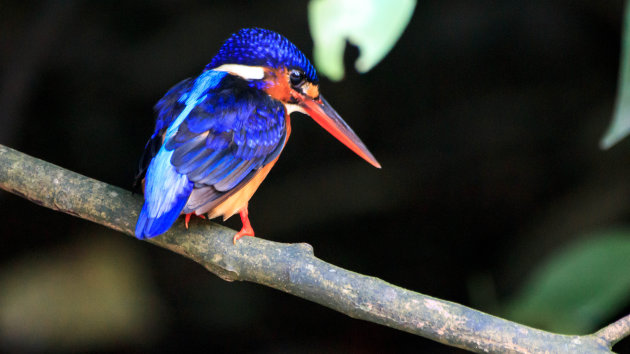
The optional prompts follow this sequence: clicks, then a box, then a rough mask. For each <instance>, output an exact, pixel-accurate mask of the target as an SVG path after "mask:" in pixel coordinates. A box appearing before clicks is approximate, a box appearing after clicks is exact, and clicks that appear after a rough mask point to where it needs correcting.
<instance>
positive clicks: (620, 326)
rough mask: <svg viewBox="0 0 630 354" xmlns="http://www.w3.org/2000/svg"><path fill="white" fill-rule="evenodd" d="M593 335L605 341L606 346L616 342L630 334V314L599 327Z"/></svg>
mask: <svg viewBox="0 0 630 354" xmlns="http://www.w3.org/2000/svg"><path fill="white" fill-rule="evenodd" d="M595 335H596V336H597V337H599V338H601V339H602V340H603V341H605V342H606V344H607V345H608V347H612V346H613V345H615V344H616V343H617V342H619V341H620V340H622V339H624V338H625V337H627V336H629V335H630V315H627V316H626V317H623V318H621V319H619V320H617V321H616V322H613V323H611V324H609V325H608V326H606V327H604V328H602V329H600V330H599V331H597V332H596V333H595Z"/></svg>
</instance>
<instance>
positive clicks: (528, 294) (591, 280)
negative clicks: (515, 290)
mask: <svg viewBox="0 0 630 354" xmlns="http://www.w3.org/2000/svg"><path fill="white" fill-rule="evenodd" d="M629 271H630V230H627V229H626V230H616V231H609V232H603V233H600V234H593V235H590V237H588V238H586V239H582V240H579V241H576V242H575V243H573V244H572V245H570V246H569V247H567V248H566V249H564V250H561V251H559V252H558V253H556V254H555V255H553V256H552V257H551V258H550V259H549V260H548V262H546V263H545V264H543V265H542V266H540V267H539V268H538V269H537V270H535V271H534V273H533V275H532V276H531V278H530V279H529V281H528V282H527V283H526V284H525V286H524V287H523V290H522V291H521V293H520V294H518V295H517V297H516V298H515V300H514V301H513V302H512V303H511V304H510V305H509V306H508V308H507V317H508V318H509V319H511V320H514V321H517V322H521V323H525V324H528V325H531V326H534V327H537V328H543V329H547V330H550V331H554V332H560V333H567V334H568V333H570V334H582V333H588V332H591V331H592V330H594V329H596V328H597V327H599V326H602V325H603V322H604V321H606V320H608V319H609V318H610V317H611V316H613V315H614V314H615V313H616V312H618V311H619V310H621V309H622V308H623V307H624V306H626V305H628V302H629V301H630V276H628V272H629Z"/></svg>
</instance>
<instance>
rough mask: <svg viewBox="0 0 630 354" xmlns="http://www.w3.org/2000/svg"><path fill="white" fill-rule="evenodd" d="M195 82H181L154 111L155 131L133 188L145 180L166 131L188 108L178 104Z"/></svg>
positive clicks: (144, 153)
mask: <svg viewBox="0 0 630 354" xmlns="http://www.w3.org/2000/svg"><path fill="white" fill-rule="evenodd" d="M194 83H195V81H194V80H193V79H190V78H189V79H185V80H182V81H180V82H179V83H178V84H177V85H175V86H173V87H172V88H171V89H170V90H168V92H167V93H166V95H164V97H162V99H160V101H159V102H158V103H157V104H156V105H155V107H154V109H155V112H156V114H157V119H156V122H155V131H154V132H153V135H152V136H151V138H150V139H149V141H148V142H147V144H146V145H145V147H144V151H143V152H142V156H141V157H140V161H139V164H138V173H137V174H136V177H135V178H134V182H133V186H134V187H135V186H137V185H138V184H139V183H140V181H142V179H143V178H144V176H145V174H146V172H147V169H148V168H149V164H150V163H151V160H153V158H154V157H155V156H156V155H157V154H158V151H160V147H161V146H162V139H163V137H164V133H165V132H166V129H167V128H168V127H169V125H171V123H173V121H174V120H175V118H177V117H178V116H179V114H180V113H181V112H182V111H183V110H184V108H185V107H186V102H178V100H179V99H180V97H185V96H186V93H187V92H189V91H190V90H191V89H192V87H193V84H194Z"/></svg>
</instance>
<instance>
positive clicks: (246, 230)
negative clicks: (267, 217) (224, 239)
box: [232, 205, 254, 244]
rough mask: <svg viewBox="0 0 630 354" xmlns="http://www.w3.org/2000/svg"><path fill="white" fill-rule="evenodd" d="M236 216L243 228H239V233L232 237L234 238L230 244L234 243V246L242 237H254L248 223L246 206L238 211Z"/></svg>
mask: <svg viewBox="0 0 630 354" xmlns="http://www.w3.org/2000/svg"><path fill="white" fill-rule="evenodd" d="M238 214H239V215H240V216H241V222H242V223H243V227H242V228H241V231H239V232H238V233H237V234H236V235H234V238H233V239H232V242H234V244H236V241H238V239H240V238H241V237H243V236H251V237H254V229H253V228H252V225H251V224H250V223H249V213H248V212H247V205H246V206H245V207H244V208H242V209H241V210H239V211H238Z"/></svg>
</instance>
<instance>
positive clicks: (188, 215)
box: [184, 212, 206, 230]
mask: <svg viewBox="0 0 630 354" xmlns="http://www.w3.org/2000/svg"><path fill="white" fill-rule="evenodd" d="M193 214H195V213H194V212H193V213H188V214H186V218H185V219H184V225H186V230H188V222H189V221H190V216H191V215H193ZM197 216H198V217H200V218H202V219H205V218H206V216H205V215H203V214H201V215H197Z"/></svg>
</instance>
